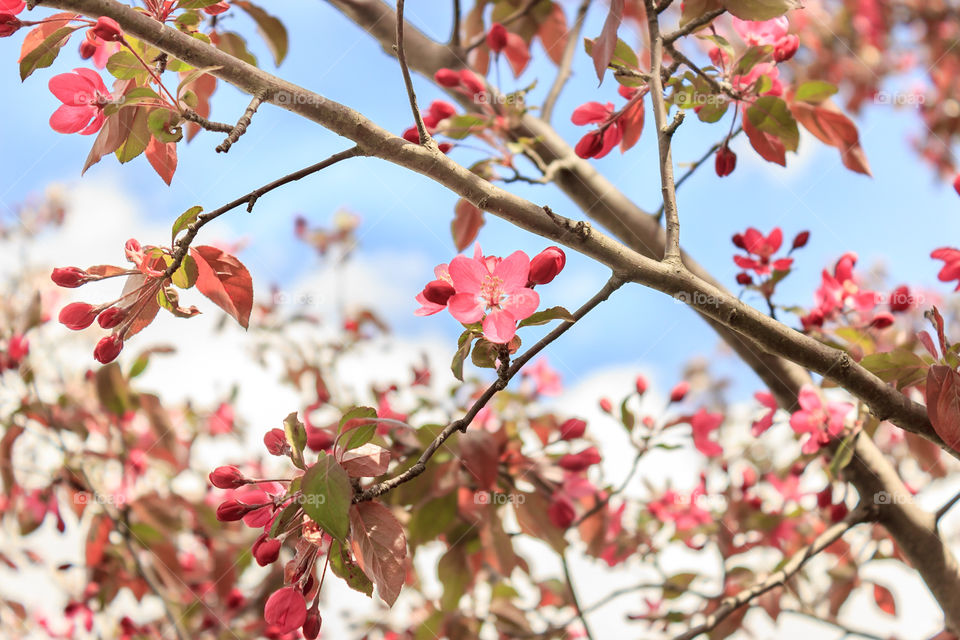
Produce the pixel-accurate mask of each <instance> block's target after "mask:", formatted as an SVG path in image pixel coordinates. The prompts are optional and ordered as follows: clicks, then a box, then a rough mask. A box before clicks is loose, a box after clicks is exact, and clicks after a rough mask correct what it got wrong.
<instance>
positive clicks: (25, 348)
mask: <svg viewBox="0 0 960 640" xmlns="http://www.w3.org/2000/svg"><path fill="white" fill-rule="evenodd" d="M29 353H30V341H29V340H27V337H26V336H24V335H23V334H22V333H15V334H13V335H12V336H10V340H9V341H8V342H7V356H8V357H9V358H10V360H12V361H13V364H15V365H18V366H19V364H20V361H21V360H23V359H24V358H26V357H27V355H28V354H29Z"/></svg>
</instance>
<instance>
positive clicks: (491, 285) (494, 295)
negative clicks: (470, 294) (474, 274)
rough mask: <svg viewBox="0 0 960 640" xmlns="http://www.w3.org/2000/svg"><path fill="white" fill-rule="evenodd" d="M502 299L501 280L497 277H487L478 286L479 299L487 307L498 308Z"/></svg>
mask: <svg viewBox="0 0 960 640" xmlns="http://www.w3.org/2000/svg"><path fill="white" fill-rule="evenodd" d="M502 297H503V280H502V279H501V278H498V277H497V276H487V277H486V278H484V279H483V283H482V284H481V285H480V298H482V299H483V301H484V302H485V303H486V305H487V306H488V307H494V308H497V309H499V308H500V299H501V298H502Z"/></svg>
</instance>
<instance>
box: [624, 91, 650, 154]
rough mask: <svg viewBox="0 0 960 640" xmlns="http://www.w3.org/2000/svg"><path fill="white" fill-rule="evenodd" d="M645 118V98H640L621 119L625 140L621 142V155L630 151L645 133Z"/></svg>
mask: <svg viewBox="0 0 960 640" xmlns="http://www.w3.org/2000/svg"><path fill="white" fill-rule="evenodd" d="M643 116H644V107H643V98H639V99H638V100H637V101H636V102H635V103H634V104H632V105H631V106H630V108H629V109H627V111H626V112H625V113H624V114H623V115H622V116H621V117H620V129H621V130H622V131H623V139H622V140H621V141H620V152H621V153H622V152H624V151H627V150H628V149H630V147H632V146H633V145H635V144H637V141H638V140H640V134H641V133H643Z"/></svg>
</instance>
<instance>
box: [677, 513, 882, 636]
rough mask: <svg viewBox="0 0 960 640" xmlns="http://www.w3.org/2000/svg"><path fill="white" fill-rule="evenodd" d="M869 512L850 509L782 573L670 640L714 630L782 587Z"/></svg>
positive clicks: (743, 593) (799, 552)
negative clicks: (739, 610) (737, 612)
mask: <svg viewBox="0 0 960 640" xmlns="http://www.w3.org/2000/svg"><path fill="white" fill-rule="evenodd" d="M870 511H871V510H870V509H867V508H859V507H858V508H857V509H854V510H853V511H852V512H850V514H849V515H848V516H847V517H846V518H844V519H843V520H841V521H840V522H837V523H836V524H834V525H833V526H831V527H829V528H828V529H827V530H826V531H824V532H823V533H821V534H820V535H819V536H817V537H816V539H815V540H814V541H813V542H812V543H810V544H809V545H807V546H806V547H804V548H803V549H801V550H800V551H798V552H797V553H796V554H794V555H793V557H791V558H790V560H788V561H787V563H786V564H785V565H783V568H782V569H780V570H779V571H777V572H775V573H772V574H770V575H769V576H768V577H767V578H766V579H765V580H761V581H760V582H758V583H756V584H755V585H753V586H752V587H749V588H747V589H744V590H743V591H741V592H740V593H738V594H736V595H735V596H731V597H729V598H725V599H724V600H723V601H722V602H721V603H720V606H719V608H717V610H716V611H714V612H713V613H710V614H707V615H705V616H704V618H705V619H704V621H703V622H702V623H700V624H699V625H697V626H695V627H693V628H691V629H689V630H687V631H686V632H684V633H681V634H680V635H678V636H676V637H675V638H674V640H693V638H696V637H697V636H699V635H700V634H701V633H707V632H709V631H711V630H713V629H714V628H716V626H717V625H718V624H720V623H721V622H723V620H724V619H726V617H727V616H729V615H730V614H731V613H733V612H734V611H736V610H737V609H739V608H740V607H742V606H744V605H746V604H748V603H749V602H750V601H751V600H753V599H754V598H757V597H759V596H761V595H763V594H764V593H766V592H767V591H770V590H771V589H774V588H776V587H779V586H782V585H783V584H784V583H785V582H786V581H787V580H789V579H790V578H792V577H793V576H795V575H796V574H797V572H798V571H800V569H802V568H803V565H805V564H806V563H807V561H808V560H809V559H810V558H812V557H813V556H815V555H817V554H818V553H820V552H821V551H823V550H824V549H826V548H827V547H829V546H830V545H831V544H833V543H834V542H836V541H837V540H838V539H840V537H841V536H842V535H843V534H845V533H846V532H847V531H849V530H850V529H852V528H853V527H855V526H856V525H858V524H861V523H863V522H867V521H868V520H869V519H870V517H871V516H870Z"/></svg>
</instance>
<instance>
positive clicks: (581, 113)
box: [570, 85, 644, 159]
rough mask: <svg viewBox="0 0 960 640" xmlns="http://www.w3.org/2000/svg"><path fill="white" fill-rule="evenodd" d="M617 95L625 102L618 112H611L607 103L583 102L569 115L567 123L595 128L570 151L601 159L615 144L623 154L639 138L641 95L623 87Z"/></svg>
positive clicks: (632, 89) (610, 104) (642, 112)
mask: <svg viewBox="0 0 960 640" xmlns="http://www.w3.org/2000/svg"><path fill="white" fill-rule="evenodd" d="M618 92H619V93H620V96H621V97H623V98H626V99H627V101H628V102H627V104H626V106H624V107H623V108H622V109H620V110H619V111H616V110H614V108H613V103H611V102H608V103H606V104H601V103H599V102H587V103H585V104H582V105H580V106H579V107H577V108H576V109H574V111H573V115H572V116H570V121H571V122H573V124H575V125H577V126H584V125H588V124H596V125H599V126H598V128H597V129H594V130H593V131H591V132H589V133H587V134H586V135H584V136H583V137H582V138H580V141H579V142H578V143H577V146H576V147H575V148H574V151H576V153H577V155H578V156H580V157H581V158H598V159H599V158H602V157H604V156H605V155H607V154H608V153H610V151H612V150H613V148H614V147H616V146H617V145H618V144H619V145H621V148H622V150H623V151H626V150H627V149H628V148H629V147H630V146H632V145H633V143H635V142H636V140H637V139H638V138H639V137H640V130H642V129H643V117H644V111H643V96H642V95H638V92H639V90H638V89H635V88H633V87H625V86H623V85H620V87H619V88H618ZM625 137H626V140H625Z"/></svg>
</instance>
